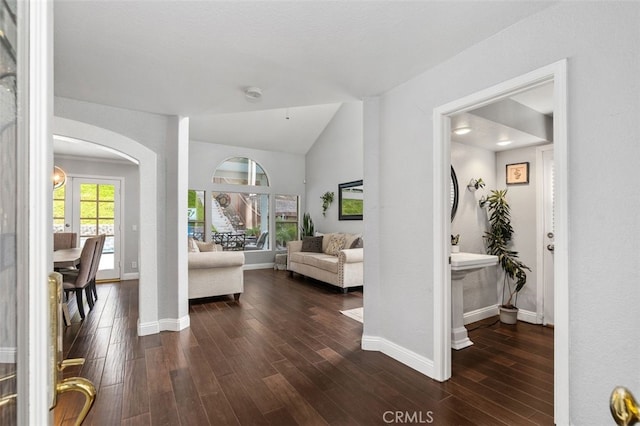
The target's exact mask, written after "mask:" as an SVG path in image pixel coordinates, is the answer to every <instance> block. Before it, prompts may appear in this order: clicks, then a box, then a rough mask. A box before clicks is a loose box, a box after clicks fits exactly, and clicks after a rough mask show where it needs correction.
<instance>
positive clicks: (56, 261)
mask: <svg viewBox="0 0 640 426" xmlns="http://www.w3.org/2000/svg"><path fill="white" fill-rule="evenodd" d="M81 255H82V247H76V248H69V249H61V250H56V251H54V252H53V269H54V270H55V269H61V268H69V267H75V266H78V264H80V256H81Z"/></svg>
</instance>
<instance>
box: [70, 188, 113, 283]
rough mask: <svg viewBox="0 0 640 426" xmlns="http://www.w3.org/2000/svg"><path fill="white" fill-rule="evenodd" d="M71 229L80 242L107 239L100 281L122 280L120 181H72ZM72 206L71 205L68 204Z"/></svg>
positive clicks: (101, 261)
mask: <svg viewBox="0 0 640 426" xmlns="http://www.w3.org/2000/svg"><path fill="white" fill-rule="evenodd" d="M71 181H72V186H71V188H72V191H68V192H67V196H69V192H70V193H71V194H70V195H71V196H72V199H71V200H72V201H71V205H72V208H71V209H70V210H71V214H72V216H71V220H70V222H67V223H71V224H72V225H71V227H72V229H73V231H72V232H76V233H77V234H78V236H79V238H80V246H82V245H83V244H84V242H85V241H86V240H87V238H90V237H93V236H96V235H101V234H105V235H106V236H107V238H106V240H105V244H104V248H103V250H102V257H101V258H100V268H99V269H98V275H97V279H98V280H118V279H120V180H116V179H100V178H85V177H72V178H71ZM66 205H69V202H67V203H66Z"/></svg>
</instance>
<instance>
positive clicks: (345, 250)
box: [287, 233, 364, 293]
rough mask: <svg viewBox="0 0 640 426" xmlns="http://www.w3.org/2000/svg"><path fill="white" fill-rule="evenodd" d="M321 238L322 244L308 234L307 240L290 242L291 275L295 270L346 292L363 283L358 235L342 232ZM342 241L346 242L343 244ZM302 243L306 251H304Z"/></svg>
mask: <svg viewBox="0 0 640 426" xmlns="http://www.w3.org/2000/svg"><path fill="white" fill-rule="evenodd" d="M334 236H335V237H334ZM320 237H321V238H322V240H321V241H322V242H321V246H320V245H319V244H320V243H319V238H318V237H305V241H301V240H298V241H289V242H288V243H287V270H288V271H290V272H291V273H292V274H293V272H296V273H298V274H302V275H305V276H307V277H311V278H315V279H316V280H320V281H324V282H326V283H329V284H333V285H335V286H337V287H340V288H341V289H342V291H343V292H344V293H346V292H347V290H348V289H349V287H358V286H361V285H363V284H364V281H363V279H364V266H363V260H364V252H363V250H364V249H363V248H362V239H361V238H360V237H359V236H358V235H354V234H342V233H333V234H324V235H322V236H320ZM343 237H344V238H343ZM309 239H315V241H311V240H309ZM335 240H338V243H335V242H336V241H335ZM340 241H343V243H342V245H341V244H340V243H339V242H340ZM333 243H335V244H333ZM314 245H315V247H313V246H314ZM303 246H304V248H305V250H306V251H303ZM350 247H357V248H350ZM311 250H313V251H311Z"/></svg>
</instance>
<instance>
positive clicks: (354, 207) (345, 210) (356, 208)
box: [342, 198, 363, 215]
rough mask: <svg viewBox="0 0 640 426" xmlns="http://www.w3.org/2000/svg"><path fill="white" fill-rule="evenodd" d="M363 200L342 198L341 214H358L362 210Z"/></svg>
mask: <svg viewBox="0 0 640 426" xmlns="http://www.w3.org/2000/svg"><path fill="white" fill-rule="evenodd" d="M362 201H363V200H355V199H349V198H347V199H344V198H343V199H342V214H343V215H359V214H362V212H363V202H362Z"/></svg>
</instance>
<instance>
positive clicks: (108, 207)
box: [98, 201, 115, 218]
mask: <svg viewBox="0 0 640 426" xmlns="http://www.w3.org/2000/svg"><path fill="white" fill-rule="evenodd" d="M98 208H99V211H98V214H99V216H100V217H101V218H114V217H115V204H114V203H113V201H108V202H106V203H105V202H100V204H99V205H98Z"/></svg>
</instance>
